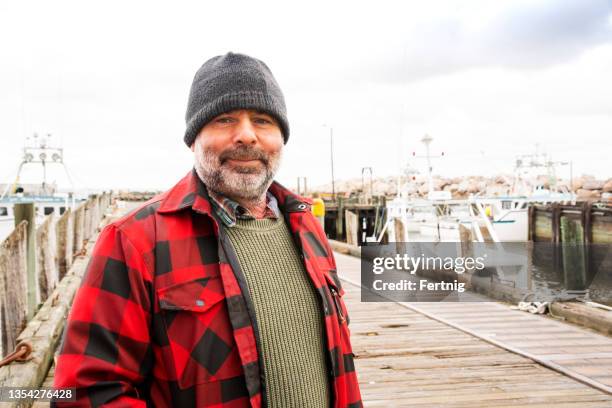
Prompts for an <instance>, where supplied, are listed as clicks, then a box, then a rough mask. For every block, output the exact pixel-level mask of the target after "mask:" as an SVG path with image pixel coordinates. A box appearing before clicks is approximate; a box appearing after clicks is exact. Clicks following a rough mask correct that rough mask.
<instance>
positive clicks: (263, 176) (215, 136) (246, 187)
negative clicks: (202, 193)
mask: <svg viewBox="0 0 612 408" xmlns="http://www.w3.org/2000/svg"><path fill="white" fill-rule="evenodd" d="M282 149H283V135H282V132H281V130H280V127H279V126H278V123H277V122H276V120H275V119H274V118H273V117H272V116H270V115H267V114H265V113H261V112H257V111H254V110H245V109H242V110H235V111H231V112H227V113H223V114H221V115H219V116H217V117H215V118H214V119H213V120H211V121H210V122H208V123H207V124H206V125H205V126H204V127H203V128H202V130H200V133H198V136H197V137H196V140H195V141H194V143H193V145H192V146H191V150H193V152H194V155H195V167H196V171H197V173H198V175H199V176H200V178H201V179H202V180H203V181H204V183H205V184H206V186H207V187H208V188H209V189H211V190H213V191H215V192H217V193H220V194H222V195H225V196H227V197H230V198H233V199H244V200H256V199H259V198H261V197H262V196H263V194H264V193H265V191H266V190H267V189H268V187H269V186H270V184H271V183H272V180H273V178H274V175H275V174H276V171H277V170H278V166H279V165H280V159H281V155H282Z"/></svg>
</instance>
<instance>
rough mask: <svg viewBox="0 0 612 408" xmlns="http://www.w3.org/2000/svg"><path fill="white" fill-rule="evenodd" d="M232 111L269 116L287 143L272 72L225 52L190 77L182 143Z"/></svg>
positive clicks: (282, 100) (281, 100)
mask: <svg viewBox="0 0 612 408" xmlns="http://www.w3.org/2000/svg"><path fill="white" fill-rule="evenodd" d="M235 109H256V110H259V111H262V112H264V113H267V114H269V115H271V116H272V117H274V118H275V119H276V120H277V121H278V123H279V125H280V128H281V131H282V133H283V138H284V139H285V143H287V139H289V122H288V121H287V109H286V108H285V98H284V97H283V93H282V91H281V90H280V87H279V86H278V84H277V83H276V80H275V79H274V76H273V75H272V72H270V69H269V68H268V66H267V65H266V64H265V63H263V62H262V61H260V60H258V59H255V58H252V57H249V56H248V55H244V54H235V53H232V52H228V53H227V54H225V55H219V56H216V57H213V58H211V59H209V60H208V61H206V62H205V63H204V65H202V67H201V68H200V69H199V70H198V72H196V74H195V77H194V78H193V84H192V85H191V92H189V102H188V104H187V114H186V115H185V121H186V122H187V129H186V130H185V137H184V138H183V140H184V141H185V143H186V144H187V146H191V145H192V144H193V141H194V140H195V138H196V136H197V135H198V133H199V132H200V130H201V129H202V127H203V126H204V125H206V124H207V123H208V122H209V121H210V120H212V119H213V118H214V117H216V116H217V115H220V114H222V113H225V112H229V111H232V110H235Z"/></svg>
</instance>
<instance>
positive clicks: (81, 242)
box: [0, 193, 112, 359]
mask: <svg viewBox="0 0 612 408" xmlns="http://www.w3.org/2000/svg"><path fill="white" fill-rule="evenodd" d="M111 199H112V197H111V194H110V193H104V194H101V195H92V196H90V198H89V199H88V200H87V201H85V202H83V203H82V204H80V205H79V206H78V207H77V208H75V209H74V210H73V211H72V210H70V209H67V210H66V212H64V214H63V215H62V216H61V217H57V216H54V215H53V214H50V215H48V216H47V217H46V218H45V220H44V222H43V223H42V224H40V225H39V226H33V225H29V224H28V221H21V222H20V223H19V225H17V227H16V228H15V230H14V231H13V232H12V233H11V234H10V235H9V236H8V237H7V238H6V239H5V240H4V241H3V242H2V243H1V244H0V359H1V357H3V356H5V355H7V354H8V353H10V352H11V351H13V349H14V347H15V345H16V344H15V341H16V339H17V337H18V336H19V333H20V332H21V331H22V330H23V329H24V328H25V326H26V324H27V322H28V320H29V319H30V318H31V317H32V316H34V314H35V312H36V310H37V309H38V308H39V307H40V306H41V305H42V303H43V302H44V301H45V300H46V299H47V298H48V297H49V295H50V294H51V293H52V292H53V290H54V289H55V288H56V286H57V285H58V283H59V281H60V280H61V279H62V278H63V277H64V275H65V274H66V272H67V271H68V269H70V266H71V265H72V262H73V259H74V257H75V255H77V254H78V253H79V252H81V251H82V249H83V248H84V246H85V244H86V242H87V240H88V239H89V238H90V237H91V236H92V235H93V234H94V233H95V231H96V228H97V227H98V225H99V223H100V221H101V219H102V217H103V216H104V213H105V211H106V209H107V208H108V207H109V205H110V204H111ZM19 205H23V206H31V207H30V208H25V210H26V212H27V210H30V213H31V214H33V213H34V211H33V204H19ZM30 219H31V220H32V219H33V218H30Z"/></svg>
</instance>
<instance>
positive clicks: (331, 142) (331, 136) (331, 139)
mask: <svg viewBox="0 0 612 408" xmlns="http://www.w3.org/2000/svg"><path fill="white" fill-rule="evenodd" d="M323 126H324V127H328V128H329V152H330V155H331V179H332V197H333V199H334V200H336V181H335V179H334V128H332V127H331V126H328V125H325V124H324V125H323Z"/></svg>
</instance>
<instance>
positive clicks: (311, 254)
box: [55, 53, 361, 407]
mask: <svg viewBox="0 0 612 408" xmlns="http://www.w3.org/2000/svg"><path fill="white" fill-rule="evenodd" d="M186 120H187V129H186V132H185V136H184V141H185V143H186V144H187V146H189V147H190V148H191V149H192V150H193V152H194V157H195V167H194V170H193V171H191V172H189V173H188V174H187V175H186V176H185V177H184V178H183V179H182V180H181V181H180V182H179V183H178V184H177V185H176V186H174V187H173V188H172V189H171V190H169V191H168V192H166V193H164V194H162V195H161V196H159V197H155V198H153V199H152V200H151V201H149V202H147V203H145V205H143V206H142V207H141V208H139V209H138V210H136V211H134V212H132V213H130V214H128V215H126V216H125V217H123V218H122V219H120V220H118V221H116V222H114V223H112V224H111V225H109V226H108V227H106V228H105V229H104V230H103V232H102V233H101V234H100V237H99V238H98V242H97V244H96V247H95V249H94V252H93V254H92V258H91V261H90V264H89V266H88V269H87V272H86V275H85V277H84V280H83V284H82V286H81V288H80V289H79V291H78V293H77V295H76V297H75V301H74V305H73V307H72V310H71V313H70V317H69V319H68V325H67V332H66V336H65V340H64V342H63V346H62V350H61V354H60V356H59V360H58V364H57V367H56V373H55V387H58V388H60V387H61V388H67V387H76V389H77V396H78V398H77V400H78V401H77V405H78V406H98V405H102V404H105V405H104V406H111V407H112V406H117V407H119V406H121V407H123V406H142V407H144V406H149V405H151V406H159V407H166V406H175V407H212V406H214V407H248V406H250V407H260V406H269V407H328V406H334V407H358V406H361V402H360V394H359V388H358V383H357V377H356V375H355V370H354V364H353V354H352V350H351V346H350V341H349V330H348V315H347V313H346V307H345V305H344V302H343V300H342V295H343V290H342V288H341V286H340V281H339V280H338V277H337V275H336V265H335V262H334V259H333V255H332V251H331V248H330V247H329V244H328V242H327V241H326V239H325V234H324V233H323V231H322V229H321V227H320V225H319V224H318V222H317V220H316V219H315V218H314V217H313V216H312V214H311V212H310V203H309V202H307V201H306V200H305V199H304V198H302V197H299V196H297V195H295V194H293V193H291V192H290V191H288V190H287V189H285V188H284V187H283V186H281V185H280V184H278V183H276V182H273V181H272V180H273V177H274V174H275V173H276V171H277V169H278V166H279V163H280V159H281V156H282V150H283V146H284V144H285V143H286V142H287V140H288V138H289V124H288V121H287V115H286V109H285V103H284V98H283V95H282V93H281V90H280V88H279V86H278V84H277V83H276V80H275V79H274V77H273V76H272V73H271V72H270V70H269V69H268V67H267V66H266V65H265V64H264V63H263V62H261V61H259V60H257V59H254V58H251V57H248V56H246V55H241V54H234V53H228V54H226V55H224V56H218V57H215V58H212V59H211V60H209V61H207V62H206V63H205V64H204V65H203V66H202V67H201V68H200V70H199V71H198V72H197V73H196V75H195V78H194V81H193V85H192V88H191V92H190V95H189V103H188V108H187V115H186ZM57 405H61V406H68V405H69V404H68V403H58V404H57Z"/></svg>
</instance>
